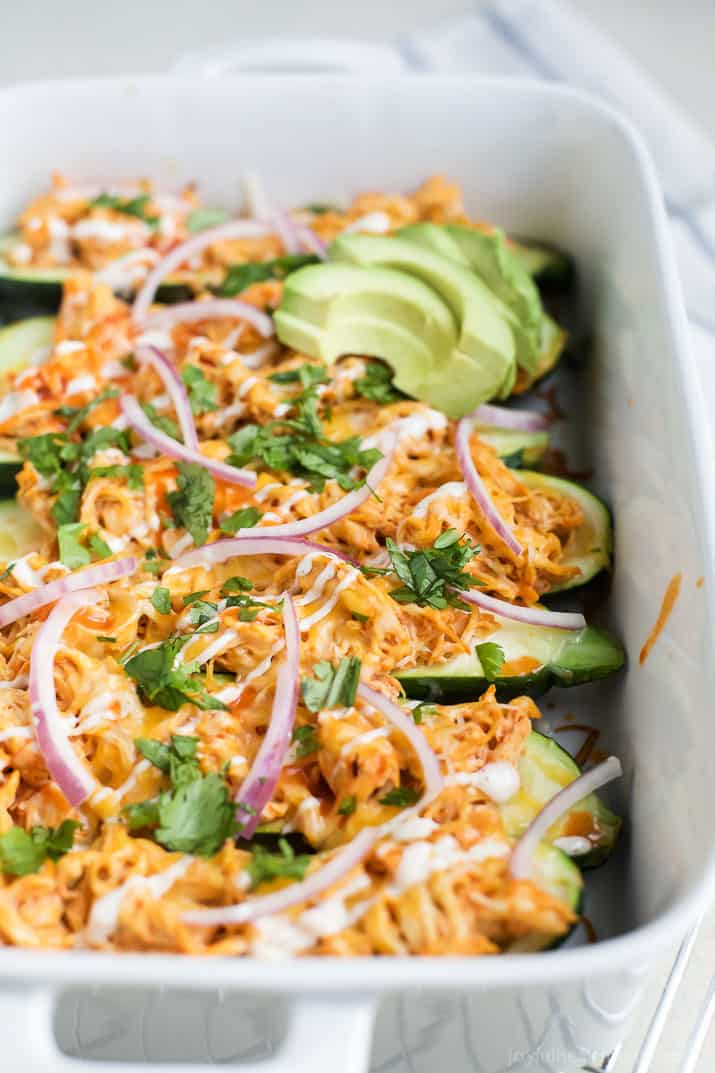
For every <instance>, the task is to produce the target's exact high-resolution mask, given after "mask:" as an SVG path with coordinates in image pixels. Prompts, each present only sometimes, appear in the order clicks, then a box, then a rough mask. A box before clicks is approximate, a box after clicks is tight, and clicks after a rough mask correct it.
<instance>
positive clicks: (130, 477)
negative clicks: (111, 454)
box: [87, 462, 144, 492]
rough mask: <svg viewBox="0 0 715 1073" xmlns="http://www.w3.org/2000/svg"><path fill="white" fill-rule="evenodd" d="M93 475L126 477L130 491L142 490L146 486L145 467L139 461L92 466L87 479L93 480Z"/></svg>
mask: <svg viewBox="0 0 715 1073" xmlns="http://www.w3.org/2000/svg"><path fill="white" fill-rule="evenodd" d="M93 477H126V478H127V487H128V488H129V491H130V492H140V491H141V490H142V488H143V487H144V467H143V466H140V465H139V464H138V463H137V462H130V463H129V465H128V466H122V465H113V466H92V467H91V468H90V470H89V472H88V474H87V479H88V480H90V481H91V480H92V478H93Z"/></svg>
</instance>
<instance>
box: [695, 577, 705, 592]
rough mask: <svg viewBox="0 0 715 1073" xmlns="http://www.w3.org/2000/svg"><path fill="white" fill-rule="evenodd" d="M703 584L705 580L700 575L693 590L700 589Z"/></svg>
mask: <svg viewBox="0 0 715 1073" xmlns="http://www.w3.org/2000/svg"><path fill="white" fill-rule="evenodd" d="M704 584H705V578H704V577H703V576H702V574H701V575H700V577H699V578H698V580H697V581H696V582H695V588H696V589H702V587H703V585H704Z"/></svg>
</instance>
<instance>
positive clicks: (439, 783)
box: [357, 682, 444, 799]
mask: <svg viewBox="0 0 715 1073" xmlns="http://www.w3.org/2000/svg"><path fill="white" fill-rule="evenodd" d="M357 692H358V696H359V697H360V699H361V700H363V701H365V703H366V704H370V705H372V707H373V708H377V710H378V712H380V713H381V714H382V715H384V717H385V719H387V721H388V722H389V723H392V725H393V726H394V727H395V728H396V729H397V730H399V731H400V732H401V733H402V734H404V736H405V737H406V738H407V740H408V741H409V743H410V745H411V746H412V748H413V749H414V751H415V753H416V754H417V756H418V758H419V761H420V763H421V765H422V772H423V775H424V784H425V788H424V795H423V796H424V797H427V798H430V799H431V798H433V797H434V796H435V795H436V794H438V793H439V792H440V790H441V789H442V787H443V785H444V780H443V778H442V772H441V771H440V767H439V760H438V759H437V757H436V756H435V754H434V752H433V751H432V749H431V748H430V746H429V744H428V743H427V739H426V738H425V736H424V734H423V733H422V731H421V730H420V728H419V727H418V726H417V724H416V723H415V721H414V719H413V718H412V716H411V715H408V714H407V713H406V712H404V711H403V710H402V708H400V706H399V705H398V704H395V703H394V701H391V700H389V698H388V697H386V696H384V695H383V694H382V693H378V691H377V690H375V689H371V688H370V687H369V686H366V685H364V684H363V683H362V682H361V683H360V684H359V686H358V689H357Z"/></svg>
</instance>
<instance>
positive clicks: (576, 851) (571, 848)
mask: <svg viewBox="0 0 715 1073" xmlns="http://www.w3.org/2000/svg"><path fill="white" fill-rule="evenodd" d="M552 845H554V846H556V848H557V849H560V850H561V851H562V852H563V853H566V854H568V856H569V857H582V856H583V855H584V853H590V851H591V842H590V841H589V839H588V838H584V837H583V835H564V837H563V838H555V839H554V841H553V843H552Z"/></svg>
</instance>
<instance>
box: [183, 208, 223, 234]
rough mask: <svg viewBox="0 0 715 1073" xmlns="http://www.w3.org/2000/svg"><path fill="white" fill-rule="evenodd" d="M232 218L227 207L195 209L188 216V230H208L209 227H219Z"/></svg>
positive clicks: (194, 231) (193, 232)
mask: <svg viewBox="0 0 715 1073" xmlns="http://www.w3.org/2000/svg"><path fill="white" fill-rule="evenodd" d="M229 218H230V213H229V212H227V211H226V209H217V208H210V207H209V206H206V207H205V208H200V209H193V210H192V211H191V212H190V213H189V214H188V216H187V217H186V230H187V231H191V233H192V234H196V233H197V232H199V231H207V230H208V229H209V227H218V225H219V224H222V223H225V222H226V220H228V219H229Z"/></svg>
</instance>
